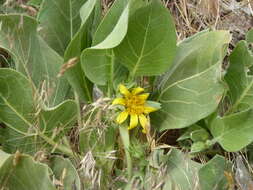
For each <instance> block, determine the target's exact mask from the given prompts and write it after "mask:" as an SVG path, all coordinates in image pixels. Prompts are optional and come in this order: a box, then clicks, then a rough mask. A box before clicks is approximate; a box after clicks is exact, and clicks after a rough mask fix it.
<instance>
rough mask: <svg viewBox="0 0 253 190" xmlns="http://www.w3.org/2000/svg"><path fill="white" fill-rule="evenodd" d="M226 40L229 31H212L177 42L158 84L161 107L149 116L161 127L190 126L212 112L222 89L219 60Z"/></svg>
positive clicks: (219, 98)
mask: <svg viewBox="0 0 253 190" xmlns="http://www.w3.org/2000/svg"><path fill="white" fill-rule="evenodd" d="M210 41H212V43H209V42H210ZM229 41H230V34H229V32H227V31H213V32H204V33H201V34H199V35H197V36H195V37H193V38H191V39H187V40H185V41H184V42H182V43H181V44H180V45H179V47H178V50H177V55H176V58H175V61H174V63H173V66H172V67H171V69H170V70H169V71H168V73H166V74H165V75H164V76H163V78H162V82H161V84H160V90H161V92H160V94H159V98H158V100H159V101H160V102H161V104H162V109H161V110H159V111H157V112H154V117H153V119H152V120H153V122H154V124H155V125H157V127H159V129H160V130H164V129H173V128H183V127H187V126H190V125H191V124H193V123H195V122H197V121H198V120H200V119H202V118H205V117H206V116H208V115H209V114H211V113H212V112H213V111H215V109H216V108H217V106H218V104H219V102H220V100H221V98H222V96H223V93H224V91H225V87H224V84H223V83H222V81H221V75H222V74H221V63H222V60H223V57H224V47H226V45H227V44H228V43H229ZM152 120H151V121H152Z"/></svg>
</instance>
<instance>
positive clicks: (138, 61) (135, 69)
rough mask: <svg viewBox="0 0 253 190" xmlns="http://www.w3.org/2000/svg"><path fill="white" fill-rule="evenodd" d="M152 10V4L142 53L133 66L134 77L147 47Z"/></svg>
mask: <svg viewBox="0 0 253 190" xmlns="http://www.w3.org/2000/svg"><path fill="white" fill-rule="evenodd" d="M152 11H153V10H152V6H151V7H150V13H149V17H148V25H147V29H146V31H145V35H144V40H143V46H142V49H141V53H140V56H139V58H138V60H137V62H136V64H135V66H134V68H133V74H132V76H133V78H134V77H135V75H136V72H137V69H138V67H139V65H140V63H141V60H142V58H143V54H144V49H145V45H146V42H147V35H148V30H149V27H150V20H151V15H152Z"/></svg>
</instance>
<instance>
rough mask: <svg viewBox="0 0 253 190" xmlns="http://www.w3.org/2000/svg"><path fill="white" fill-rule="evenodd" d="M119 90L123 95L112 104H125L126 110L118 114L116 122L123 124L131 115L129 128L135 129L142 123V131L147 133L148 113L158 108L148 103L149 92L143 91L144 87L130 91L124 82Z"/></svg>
mask: <svg viewBox="0 0 253 190" xmlns="http://www.w3.org/2000/svg"><path fill="white" fill-rule="evenodd" d="M119 91H120V93H121V94H122V95H123V97H121V98H116V99H114V101H113V102H112V104H113V105H115V104H119V105H122V106H124V111H122V112H121V113H120V114H119V115H118V117H117V119H116V122H117V123H119V124H121V123H123V122H124V121H125V120H126V119H127V118H128V116H130V124H129V127H128V129H129V130H130V129H133V128H135V127H136V126H137V125H138V123H140V124H141V126H142V128H143V130H142V132H143V133H146V131H147V130H146V127H147V125H148V119H147V115H148V114H149V113H150V112H154V111H156V110H157V109H158V108H155V107H151V106H149V105H148V104H147V98H148V96H149V93H143V92H144V89H143V88H141V87H137V88H133V89H132V90H131V91H129V90H128V89H127V88H126V87H125V86H124V85H122V84H120V85H119Z"/></svg>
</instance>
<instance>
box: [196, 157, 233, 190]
mask: <svg viewBox="0 0 253 190" xmlns="http://www.w3.org/2000/svg"><path fill="white" fill-rule="evenodd" d="M231 168H232V164H231V163H230V162H229V161H226V160H225V159H224V157H222V156H215V157H214V158H213V159H212V160H210V161H209V162H208V163H206V164H205V165H204V166H202V167H201V168H200V170H199V182H200V187H201V189H205V190H227V189H228V188H229V183H228V181H227V178H226V176H225V173H231V172H232V171H231Z"/></svg>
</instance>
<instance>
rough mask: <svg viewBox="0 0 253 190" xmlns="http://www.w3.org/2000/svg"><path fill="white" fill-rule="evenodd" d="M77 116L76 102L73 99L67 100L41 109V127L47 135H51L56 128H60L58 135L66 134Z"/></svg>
mask: <svg viewBox="0 0 253 190" xmlns="http://www.w3.org/2000/svg"><path fill="white" fill-rule="evenodd" d="M76 117H77V105H76V103H75V102H74V101H72V100H66V101H64V102H62V103H61V104H59V105H57V106H56V107H53V108H44V109H42V110H41V112H40V128H41V130H42V131H43V132H44V133H46V134H47V136H51V135H52V134H53V132H54V130H56V128H57V129H58V134H57V136H59V135H62V134H66V132H68V131H69V130H70V128H69V127H72V126H71V125H72V124H73V122H74V121H76ZM54 135H56V134H54ZM57 136H55V138H56V137H57Z"/></svg>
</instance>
